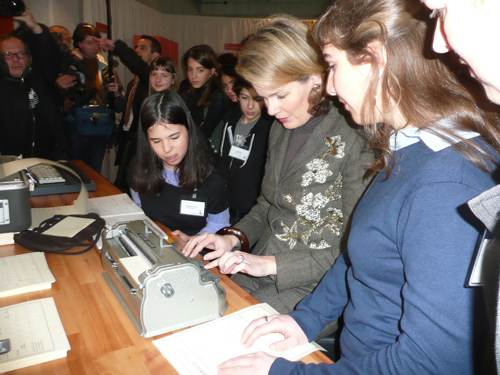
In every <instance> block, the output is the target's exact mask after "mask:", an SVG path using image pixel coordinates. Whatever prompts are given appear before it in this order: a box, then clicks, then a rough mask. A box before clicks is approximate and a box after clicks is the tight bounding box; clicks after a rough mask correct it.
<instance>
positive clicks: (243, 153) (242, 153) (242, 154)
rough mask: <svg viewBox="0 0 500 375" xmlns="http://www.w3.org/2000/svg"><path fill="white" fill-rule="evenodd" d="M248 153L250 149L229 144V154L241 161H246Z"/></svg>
mask: <svg viewBox="0 0 500 375" xmlns="http://www.w3.org/2000/svg"><path fill="white" fill-rule="evenodd" d="M249 155H250V151H249V150H245V149H244V148H240V147H236V146H231V149H230V150H229V156H231V157H232V158H235V159H238V160H241V161H247V159H248V156H249Z"/></svg>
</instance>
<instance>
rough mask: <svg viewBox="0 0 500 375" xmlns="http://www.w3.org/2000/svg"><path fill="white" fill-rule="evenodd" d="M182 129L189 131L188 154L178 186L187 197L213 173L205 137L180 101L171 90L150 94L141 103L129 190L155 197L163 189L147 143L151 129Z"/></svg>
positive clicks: (157, 164) (158, 166)
mask: <svg viewBox="0 0 500 375" xmlns="http://www.w3.org/2000/svg"><path fill="white" fill-rule="evenodd" d="M171 124H175V125H183V126H185V127H186V128H187V131H188V136H189V140H188V142H189V143H188V150H187V153H186V155H185V156H184V159H182V161H181V162H180V163H179V165H178V166H177V170H176V171H177V172H178V174H179V186H181V187H183V188H184V189H185V190H186V191H187V192H188V193H191V192H193V191H194V189H195V188H196V187H197V186H198V185H199V184H201V183H202V182H203V181H204V180H205V179H206V178H207V177H208V176H209V175H210V174H211V173H212V170H213V169H214V164H213V160H212V156H211V155H210V152H209V151H208V148H207V145H206V142H205V137H204V136H203V133H202V132H201V131H200V129H199V128H198V127H197V126H196V125H195V124H194V122H193V119H192V118H191V115H190V113H189V110H188V108H187V106H186V104H185V103H184V101H183V100H182V98H181V97H180V96H179V95H178V94H177V93H175V92H174V91H172V90H165V91H162V92H158V93H155V94H152V95H150V96H148V97H147V98H146V100H144V103H143V105H142V108H141V118H140V125H139V131H138V145H137V167H136V170H135V172H134V174H133V177H132V185H131V187H132V188H133V189H134V190H135V191H137V192H138V193H139V195H140V196H147V195H152V194H158V193H159V192H160V191H161V190H162V189H163V187H164V186H165V181H164V179H163V178H162V173H163V168H164V167H163V161H162V160H161V159H160V158H159V157H158V156H157V155H156V154H155V152H154V151H153V149H152V148H151V145H150V144H149V139H148V129H149V128H151V127H152V126H155V125H156V126H166V127H168V126H169V125H171Z"/></svg>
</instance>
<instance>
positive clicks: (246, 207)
mask: <svg viewBox="0 0 500 375" xmlns="http://www.w3.org/2000/svg"><path fill="white" fill-rule="evenodd" d="M241 116H243V113H242V112H241V110H240V108H239V107H238V108H234V109H233V110H232V111H230V112H228V114H227V115H226V116H225V119H226V123H225V126H224V133H223V135H222V143H221V154H220V159H219V164H218V167H219V173H220V174H221V175H222V177H224V178H225V180H226V181H227V190H228V192H229V207H230V208H231V209H233V210H236V211H239V212H241V213H243V214H245V213H247V212H248V211H250V209H251V208H252V207H253V206H254V205H255V203H256V202H257V197H258V196H259V194H260V187H261V184H262V178H263V177H264V167H265V164H266V159H267V146H268V141H269V131H270V129H271V124H272V122H273V121H274V117H271V116H269V115H268V114H267V113H266V110H265V108H263V110H262V115H261V116H260V119H259V121H258V122H257V123H256V124H255V126H254V127H253V128H252V130H251V131H250V134H249V137H248V139H249V140H250V139H251V138H252V137H253V142H252V147H251V149H250V155H249V156H248V159H247V161H246V163H245V162H243V161H241V160H239V159H235V158H232V157H231V156H229V150H230V149H231V145H230V141H229V137H228V131H230V132H231V133H232V134H233V136H234V131H235V128H236V124H237V123H238V120H239V119H240V118H241Z"/></svg>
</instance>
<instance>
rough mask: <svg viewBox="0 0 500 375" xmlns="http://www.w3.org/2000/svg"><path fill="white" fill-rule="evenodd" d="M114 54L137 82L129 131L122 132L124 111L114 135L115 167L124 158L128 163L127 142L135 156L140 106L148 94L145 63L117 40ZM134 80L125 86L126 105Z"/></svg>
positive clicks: (147, 72)
mask: <svg viewBox="0 0 500 375" xmlns="http://www.w3.org/2000/svg"><path fill="white" fill-rule="evenodd" d="M114 54H115V55H116V56H118V57H119V58H120V60H121V62H122V63H123V64H124V65H125V66H126V67H127V68H128V69H129V70H130V71H131V72H132V73H134V74H135V75H137V77H138V79H139V82H138V84H137V88H136V91H135V95H134V99H133V100H132V113H133V119H132V124H131V126H130V129H129V130H128V131H123V125H124V120H125V111H123V116H122V120H121V122H120V126H119V128H118V132H117V134H116V145H117V146H119V147H118V154H117V155H116V161H115V164H116V165H120V164H121V163H122V160H123V159H124V157H126V158H127V159H126V161H125V163H128V159H129V157H130V156H131V155H128V156H125V155H124V152H125V151H126V149H125V145H126V144H127V142H132V143H133V144H132V145H131V147H130V148H129V150H130V151H131V152H132V154H135V149H136V140H137V129H138V126H139V118H140V113H141V106H142V102H143V101H144V99H146V97H147V96H148V94H149V64H148V63H147V62H145V61H144V60H143V59H142V58H141V57H140V56H139V55H138V54H137V52H135V51H134V49H133V48H130V47H129V46H127V44H126V43H125V42H124V41H122V40H117V41H116V42H115V49H114ZM133 84H134V80H131V81H130V82H129V83H128V85H127V95H126V99H125V100H126V101H125V103H128V98H129V95H130V90H132V86H133Z"/></svg>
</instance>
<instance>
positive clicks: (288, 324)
mask: <svg viewBox="0 0 500 375" xmlns="http://www.w3.org/2000/svg"><path fill="white" fill-rule="evenodd" d="M269 333H281V334H282V335H283V336H284V337H285V338H284V340H280V341H276V342H275V343H273V344H271V345H270V346H269V349H270V350H274V351H279V352H282V351H285V350H288V349H291V348H294V347H296V346H299V345H302V344H305V343H306V342H307V336H306V334H305V333H304V331H303V330H302V328H300V326H299V325H298V324H297V322H296V321H295V319H293V318H292V317H291V316H290V315H279V314H274V315H270V316H264V317H262V318H259V319H255V320H254V321H253V322H252V323H250V324H249V325H248V327H247V328H245V330H244V331H243V335H242V336H241V343H242V344H243V345H245V347H246V348H249V347H251V346H252V345H253V343H254V342H255V340H257V339H258V338H259V337H261V336H264V335H267V334H269Z"/></svg>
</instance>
